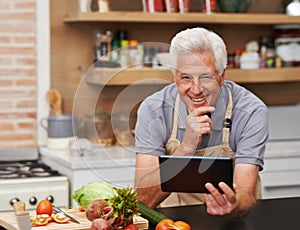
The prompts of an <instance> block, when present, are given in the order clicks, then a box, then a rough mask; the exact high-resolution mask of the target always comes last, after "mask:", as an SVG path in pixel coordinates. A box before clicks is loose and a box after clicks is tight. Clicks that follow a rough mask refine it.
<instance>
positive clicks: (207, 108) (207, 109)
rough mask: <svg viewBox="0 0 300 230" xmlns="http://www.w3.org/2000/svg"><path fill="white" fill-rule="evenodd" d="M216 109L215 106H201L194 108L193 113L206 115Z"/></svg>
mask: <svg viewBox="0 0 300 230" xmlns="http://www.w3.org/2000/svg"><path fill="white" fill-rule="evenodd" d="M214 111H215V107H212V106H205V107H199V108H196V109H194V111H193V113H194V114H195V115H196V116H202V115H205V114H209V113H212V112H214Z"/></svg>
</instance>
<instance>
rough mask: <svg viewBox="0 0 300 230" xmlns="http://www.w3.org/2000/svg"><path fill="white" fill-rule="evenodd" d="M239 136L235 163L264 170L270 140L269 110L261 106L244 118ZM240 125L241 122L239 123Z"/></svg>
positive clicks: (237, 137)
mask: <svg viewBox="0 0 300 230" xmlns="http://www.w3.org/2000/svg"><path fill="white" fill-rule="evenodd" d="M242 119H243V120H244V121H241V123H242V124H244V125H242V126H239V128H238V129H239V132H237V133H239V136H236V137H235V138H236V154H235V163H247V164H255V165H258V166H259V167H260V170H262V169H263V164H264V152H265V146H266V142H267V140H268V109H267V107H265V106H260V107H259V108H257V109H256V110H254V111H253V112H252V113H251V114H248V116H246V115H245V116H242ZM238 123H239V122H238Z"/></svg>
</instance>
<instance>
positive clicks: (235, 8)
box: [217, 0, 251, 13]
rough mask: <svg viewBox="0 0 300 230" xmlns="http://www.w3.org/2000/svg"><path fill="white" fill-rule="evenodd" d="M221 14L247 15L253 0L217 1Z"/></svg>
mask: <svg viewBox="0 0 300 230" xmlns="http://www.w3.org/2000/svg"><path fill="white" fill-rule="evenodd" d="M217 3H218V6H219V8H220V11H221V12H225V13H246V12H247V11H248V9H249V6H250V4H251V0H217Z"/></svg>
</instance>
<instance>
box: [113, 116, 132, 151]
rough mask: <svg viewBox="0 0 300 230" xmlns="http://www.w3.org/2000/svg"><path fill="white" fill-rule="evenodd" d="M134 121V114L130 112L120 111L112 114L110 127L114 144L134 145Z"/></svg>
mask: <svg viewBox="0 0 300 230" xmlns="http://www.w3.org/2000/svg"><path fill="white" fill-rule="evenodd" d="M135 122H136V115H135V114H132V113H124V112H120V113H117V114H114V115H113V116H112V127H113V132H114V135H115V144H116V145H122V146H128V145H134V143H135V137H134V129H135Z"/></svg>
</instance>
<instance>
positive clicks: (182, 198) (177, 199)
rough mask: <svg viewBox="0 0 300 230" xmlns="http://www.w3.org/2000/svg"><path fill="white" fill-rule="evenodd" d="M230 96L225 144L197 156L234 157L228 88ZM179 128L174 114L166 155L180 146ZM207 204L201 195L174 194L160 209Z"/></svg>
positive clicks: (225, 125)
mask: <svg viewBox="0 0 300 230" xmlns="http://www.w3.org/2000/svg"><path fill="white" fill-rule="evenodd" d="M227 90H228V94H229V102H228V106H227V109H226V114H225V120H224V126H223V130H222V133H223V137H222V138H223V139H222V141H223V143H222V144H221V145H217V146H210V147H207V148H204V149H200V150H196V152H195V154H194V155H195V156H220V157H231V158H233V157H234V152H233V151H232V149H231V148H230V145H229V135H230V127H231V125H230V122H231V120H230V119H231V115H232V95H231V91H230V90H229V89H228V88H227ZM178 108H179V95H177V97H176V101H175V110H174V111H178ZM177 127H178V116H176V114H175V112H174V116H173V124H172V132H171V136H170V138H169V140H168V141H167V143H166V146H165V147H166V154H168V155H172V154H173V153H174V152H175V150H176V148H177V147H178V146H179V145H180V141H179V140H178V139H177V138H176V136H177ZM256 198H257V199H258V198H261V188H260V178H259V177H258V181H257V184H256ZM204 202H205V199H204V195H203V194H200V193H177V192H172V193H171V194H170V195H169V196H168V197H167V198H166V199H165V200H163V201H162V202H161V203H160V204H159V206H158V207H171V206H183V205H198V204H203V203H204Z"/></svg>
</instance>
